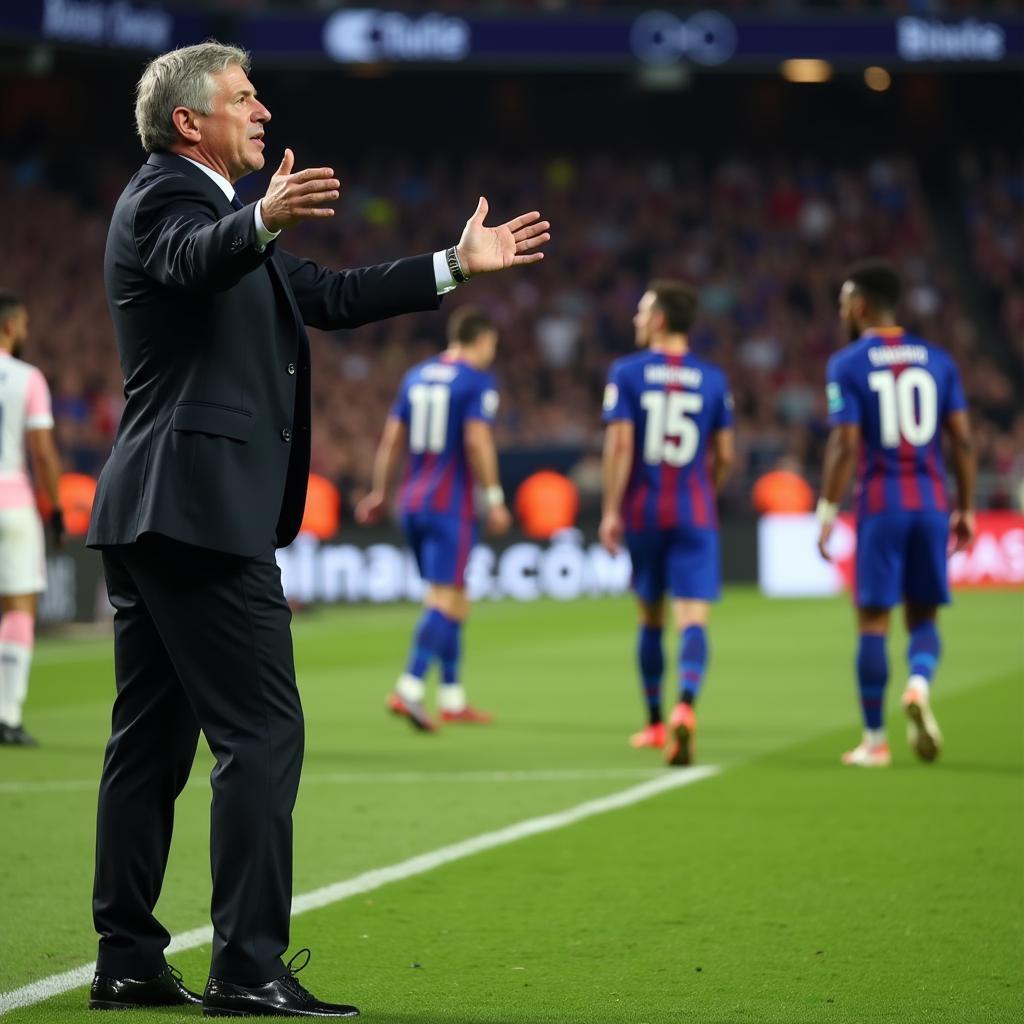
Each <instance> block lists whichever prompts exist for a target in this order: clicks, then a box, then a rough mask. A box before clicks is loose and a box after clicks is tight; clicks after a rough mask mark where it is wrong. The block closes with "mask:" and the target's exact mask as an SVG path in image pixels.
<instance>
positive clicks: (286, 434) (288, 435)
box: [281, 427, 292, 441]
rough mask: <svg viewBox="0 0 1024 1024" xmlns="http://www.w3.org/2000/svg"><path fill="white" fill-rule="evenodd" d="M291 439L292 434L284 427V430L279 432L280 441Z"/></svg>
mask: <svg viewBox="0 0 1024 1024" xmlns="http://www.w3.org/2000/svg"><path fill="white" fill-rule="evenodd" d="M291 439H292V432H291V431H290V430H289V429H288V428H287V427H285V428H284V430H282V431H281V440H282V441H290V440H291Z"/></svg>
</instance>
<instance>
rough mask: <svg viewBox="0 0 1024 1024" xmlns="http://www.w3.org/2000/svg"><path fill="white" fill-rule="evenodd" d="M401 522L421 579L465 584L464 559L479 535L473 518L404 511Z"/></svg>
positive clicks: (450, 585)
mask: <svg viewBox="0 0 1024 1024" xmlns="http://www.w3.org/2000/svg"><path fill="white" fill-rule="evenodd" d="M401 525H402V532H403V533H404V534H405V539H406V542H407V543H408V545H409V547H410V548H412V553H413V555H414V556H415V558H416V565H417V567H418V568H419V570H420V575H421V576H422V577H423V579H425V580H426V581H427V582H428V583H437V584H440V585H442V586H449V587H464V586H465V585H466V563H467V562H468V561H469V554H470V552H471V551H472V550H473V545H474V544H476V541H477V535H478V530H477V525H476V522H475V521H474V520H472V519H462V518H460V517H458V516H445V515H438V514H437V513H434V512H407V513H405V514H403V515H402V517H401Z"/></svg>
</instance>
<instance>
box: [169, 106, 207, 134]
mask: <svg viewBox="0 0 1024 1024" xmlns="http://www.w3.org/2000/svg"><path fill="white" fill-rule="evenodd" d="M171 123H172V124H173V125H174V127H175V128H177V129H178V134H179V135H180V136H181V137H182V138H183V139H184V140H185V141H186V142H201V141H202V138H203V133H202V131H201V130H200V128H199V117H198V115H197V114H196V112H195V111H194V110H190V109H189V108H188V107H175V108H174V110H172V111H171Z"/></svg>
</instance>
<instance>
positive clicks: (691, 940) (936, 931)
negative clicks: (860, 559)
mask: <svg viewBox="0 0 1024 1024" xmlns="http://www.w3.org/2000/svg"><path fill="white" fill-rule="evenodd" d="M416 614H417V612H416V610H415V609H413V608H411V607H408V606H405V607H387V608H352V609H332V610H321V611H315V612H311V613H309V614H306V615H302V616H299V617H297V619H296V623H295V648H296V658H297V664H298V670H299V682H300V687H301V690H302V693H303V700H304V704H305V708H306V718H307V723H308V733H307V755H306V763H305V774H304V781H303V786H302V788H301V790H300V795H299V805H298V808H297V811H296V828H295V832H296V856H295V892H296V894H301V893H304V892H308V891H310V890H313V889H316V888H318V887H321V886H324V885H328V884H330V883H333V882H337V881H340V880H344V879H348V878H351V877H353V876H355V875H358V874H360V873H362V872H365V871H368V870H371V869H374V868H378V867H382V866H386V865H391V864H395V863H397V862H400V861H403V860H405V859H407V858H409V857H412V856H415V855H417V854H421V853H425V852H428V851H431V850H434V849H436V848H438V847H441V846H444V845H446V844H450V843H454V842H456V841H459V840H462V839H466V838H469V837H472V836H476V835H478V834H480V833H484V832H488V831H492V830H495V829H499V828H502V827H504V826H507V825H510V824H513V823H515V822H519V821H522V820H524V819H529V818H535V817H537V816H539V815H543V814H549V813H552V812H557V811H562V810H565V809H567V808H571V807H574V806H576V805H578V804H580V803H582V802H584V801H588V800H593V799H595V798H598V797H602V796H606V795H608V794H611V793H615V792H617V791H621V790H624V789H627V788H629V787H633V786H636V785H637V784H639V783H641V782H643V781H644V780H645V779H646V778H653V777H656V776H658V775H660V774H661V773H662V771H663V769H662V768H661V767H660V762H659V759H658V757H657V756H656V755H654V754H652V753H650V752H637V751H633V750H631V749H629V747H628V746H627V743H626V739H627V736H628V734H629V733H630V732H631V731H632V730H633V729H634V728H636V727H637V726H638V725H639V723H640V719H641V712H640V700H639V697H638V687H637V684H636V682H635V678H634V669H633V644H634V625H633V623H634V613H633V610H632V608H631V606H630V603H629V602H628V601H627V600H610V599H609V600H591V601H579V602H575V603H571V604H558V603H554V602H542V603H537V604H532V605H517V604H511V603H504V604H487V605H482V606H481V607H479V608H478V609H476V611H475V615H474V619H473V621H472V623H471V626H470V629H469V630H468V633H467V636H466V644H465V647H466V660H465V673H464V678H465V680H466V683H467V687H468V688H469V691H470V694H471V696H472V698H473V699H474V701H475V702H477V703H478V704H479V705H480V706H481V707H484V708H486V709H488V710H492V711H493V712H494V713H495V714H496V716H497V719H498V720H497V722H496V723H495V724H494V725H493V726H491V727H467V726H461V727H449V728H447V729H445V730H444V731H443V732H442V733H440V734H439V735H436V736H421V735H417V734H414V733H413V732H412V731H411V730H410V729H409V728H408V726H407V725H406V724H405V723H404V722H401V721H398V720H395V719H392V718H389V717H387V716H386V715H385V714H384V698H385V695H386V694H387V692H388V690H389V688H390V686H391V684H392V683H393V681H394V678H395V676H396V675H397V673H398V671H399V670H400V668H401V666H402V663H403V661H404V658H405V650H406V645H407V642H408V636H409V633H410V630H411V627H412V624H413V622H414V621H415V618H416ZM942 630H943V638H944V642H945V655H944V660H943V663H942V666H941V668H940V674H939V677H938V679H937V682H936V688H935V699H934V706H935V708H936V712H937V714H938V717H939V720H940V722H941V724H942V726H943V729H944V732H945V735H946V751H945V753H944V756H943V758H942V760H941V761H940V762H938V763H937V764H935V765H930V766H929V765H922V764H918V763H917V762H916V761H915V760H914V759H913V757H912V755H911V754H910V753H909V751H908V750H907V749H906V746H905V743H904V741H903V723H902V721H901V720H900V718H899V713H898V698H899V692H900V689H901V686H902V682H903V678H904V670H905V662H904V657H903V651H904V644H905V640H904V637H903V635H902V632H901V631H900V630H898V629H897V630H896V631H895V633H894V635H893V637H892V639H891V640H890V644H889V656H890V662H891V665H892V669H893V672H892V682H891V685H890V693H889V700H888V707H889V714H890V734H891V739H892V741H893V747H894V754H895V764H894V765H893V767H892V768H891V769H889V770H876V771H864V770H855V769H844V768H842V767H840V765H839V763H838V758H839V755H840V753H841V752H842V751H843V750H844V749H846V748H847V747H848V746H850V745H852V743H853V742H854V741H855V740H856V738H857V736H858V733H859V724H858V717H857V707H856V700H855V686H854V681H853V672H852V661H853V647H854V636H853V622H852V615H851V613H850V610H849V608H848V606H847V604H846V603H845V602H844V601H842V600H821V601H793V602H769V601H766V600H764V599H763V598H761V597H760V596H758V595H757V594H756V593H755V592H753V591H751V590H745V589H734V590H731V591H729V593H728V594H727V595H726V599H725V601H724V602H723V603H722V604H721V606H719V607H718V608H716V610H715V615H714V620H713V622H712V627H711V633H710V637H711V669H710V673H709V676H708V680H707V684H706V687H705V691H704V694H703V695H702V700H701V704H700V706H699V709H698V712H699V718H700V733H699V737H698V748H697V752H698V755H699V759H700V761H701V762H702V763H706V764H714V765H718V766H720V767H721V768H722V771H721V772H720V774H718V775H716V776H714V777H712V778H708V779H705V780H702V781H699V782H696V783H694V784H693V785H690V786H687V787H685V788H680V789H673V790H671V791H669V792H665V793H661V794H659V795H657V796H654V797H652V798H650V799H648V800H646V801H644V802H641V803H637V804H636V805H634V806H630V807H626V808H623V809H619V810H614V811H610V812H608V813H605V814H600V815H597V816H594V817H591V818H589V819H587V820H585V821H582V822H579V823H578V824H574V825H571V826H569V827H566V828H562V829H560V830H558V831H553V832H549V833H547V834H544V835H538V836H534V837H531V838H526V839H523V840H521V841H518V842H515V843H511V844H509V845H505V846H502V847H500V848H498V849H494V850H490V851H488V852H483V853H480V854H476V855H474V856H471V857H467V858H465V859H462V860H458V861H456V862H454V863H451V864H447V865H445V866H443V867H440V868H438V869H437V870H433V871H429V872H427V873H424V874H420V875H417V876H415V877H412V878H409V879H407V880H404V881H399V882H395V883H393V884H389V885H385V886H383V887H382V888H379V889H376V890H375V891H373V892H368V893H365V894H363V895H359V896H355V897H353V898H351V899H347V900H344V901H343V902H338V903H335V904H333V905H331V906H327V907H324V908H322V909H318V910H312V911H310V912H308V913H304V914H302V915H301V916H297V917H296V918H295V920H294V921H293V927H292V938H293V946H294V948H298V947H301V946H310V947H312V949H313V960H312V963H311V964H310V966H309V967H308V968H307V969H306V970H305V971H304V972H303V974H302V980H303V981H304V982H305V983H306V984H307V985H308V986H309V987H310V988H311V989H312V990H313V991H314V992H316V993H317V994H318V995H321V996H322V997H324V998H335V999H339V1000H344V1001H351V1002H354V1003H356V1004H357V1005H359V1006H360V1007H361V1008H362V1009H363V1013H364V1017H365V1019H366V1020H367V1021H368V1022H380V1024H441V1022H449V1024H519V1022H523V1024H527V1022H529V1024H547V1022H551V1024H555V1022H558V1024H570V1022H578V1024H612V1022H628V1024H677V1022H680V1024H682V1022H692V1024H744V1022H752V1024H753V1022H776V1021H777V1022H780V1024H782V1022H785V1024H801V1022H807V1024H811V1022H813V1024H818V1022H847V1021H849V1022H857V1024H869V1022H883V1021H885V1022H889V1021H891V1022H900V1024H910V1022H913V1024H923V1022H931V1021H934V1022H942V1024H951V1022H952V1024H959V1022H974V1021H977V1022H985V1024H996V1022H1002V1021H1006V1022H1010V1021H1021V1020H1024V973H1022V964H1024V941H1022V932H1024V899H1022V896H1024V867H1022V865H1024V785H1022V781H1024V595H1022V594H1021V593H1020V592H1017V593H1007V592H1004V593H966V594H962V595H960V596H959V598H958V600H957V603H956V605H955V606H954V608H953V609H951V610H950V611H949V612H947V613H945V615H944V617H943V619H942ZM673 648H674V644H673V645H672V646H671V647H670V651H669V654H670V658H669V662H670V664H671V660H672V656H673V653H674V651H673ZM670 674H671V673H670ZM112 690H113V682H112V670H111V658H110V641H109V640H95V641H93V640H89V641H85V640H78V641H68V640H65V641H49V640H48V641H44V642H42V643H40V645H39V648H38V653H37V661H36V667H35V671H34V675H33V681H32V690H31V695H30V699H29V705H28V709H27V714H26V724H27V726H28V727H29V728H30V729H31V730H32V731H33V732H35V733H36V734H38V735H39V737H40V738H41V740H42V741H43V743H44V746H42V747H41V748H40V749H38V750H35V751H31V750H12V749H0V991H10V990H12V989H15V988H17V987H19V986H22V985H25V984H27V983H29V982H31V981H35V980H37V979H41V978H44V977H46V976H49V975H53V974H57V973H60V972H61V971H65V970H68V969H70V968H73V967H77V966H80V965H82V964H84V963H86V962H88V961H89V960H90V958H91V957H92V956H94V953H95V946H94V936H93V934H92V930H91V921H90V914H89V898H90V885H91V876H92V853H93V828H94V814H95V782H96V779H97V777H98V774H99V769H100V763H101V757H102V749H103V743H104V740H105V738H106V731H105V730H106V728H107V726H108V722H109V708H110V700H111V695H112ZM666 690H667V695H668V691H670V690H671V687H670V686H667V687H666ZM209 767H210V758H209V755H208V753H205V752H203V753H202V754H201V756H200V757H199V758H198V759H197V763H196V767H195V770H194V772H193V777H192V782H191V783H190V786H189V788H188V789H187V790H186V791H185V793H184V794H183V795H182V797H181V799H180V801H179V805H178V815H177V822H176V826H175V839H174V846H173V849H172V853H171V863H170V868H169V871H168V876H167V881H166V884H165V887H164V892H163V896H162V898H161V902H160V907H159V913H160V916H161V918H162V920H163V921H164V923H165V924H166V925H167V926H168V928H169V929H170V930H171V932H172V933H177V932H180V931H185V930H188V929H191V928H195V927H197V926H200V925H204V924H207V923H208V908H209V897H210V883H209V877H208V875H209V868H208V849H207V838H208V803H209V790H208V782H207V780H206V776H207V773H208V770H209ZM208 957H209V949H208V948H198V949H193V950H190V951H187V952H182V953H180V954H178V955H176V956H173V957H171V960H172V962H174V963H175V964H176V966H178V967H179V968H180V969H181V970H182V971H183V972H184V975H185V978H186V980H187V981H188V982H190V983H191V984H192V985H193V987H198V988H201V987H202V985H203V984H204V982H205V978H206V973H207V967H208ZM85 996H86V993H85V990H84V989H78V990H76V991H73V992H68V993H65V994H62V995H59V996H57V997H55V998H53V999H50V1000H48V1001H46V1002H42V1003H39V1004H37V1005H35V1006H31V1007H26V1008H23V1009H19V1010H15V1011H13V1012H11V1013H10V1014H9V1015H7V1016H6V1017H4V1018H3V1021H4V1024H6V1022H7V1021H10V1022H11V1024H22V1022H24V1024H29V1022H40V1021H61V1022H64V1021H66V1022H69V1024H74V1022H77V1021H83V1022H84V1021H87V1020H89V1021H92V1022H93V1024H95V1019H96V1018H95V1016H94V1015H91V1014H89V1013H87V1011H85V1010H84V1003H85ZM118 1019H119V1020H123V1019H132V1020H134V1019H138V1020H144V1019H153V1020H157V1019H160V1020H165V1021H171V1020H182V1021H184V1020H196V1019H199V1015H198V1014H197V1013H194V1012H193V1013H189V1014H184V1013H178V1012H152V1013H148V1014H137V1015H124V1016H119V1017H118Z"/></svg>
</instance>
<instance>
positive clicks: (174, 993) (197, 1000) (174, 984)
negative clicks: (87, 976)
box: [89, 967, 203, 1010]
mask: <svg viewBox="0 0 1024 1024" xmlns="http://www.w3.org/2000/svg"><path fill="white" fill-rule="evenodd" d="M202 1002H203V1000H202V998H201V997H200V996H198V995H196V993H195V992H189V990H188V989H187V988H185V986H184V985H182V983H181V975H180V974H179V973H178V972H177V971H176V970H175V969H174V968H173V967H165V968H164V969H163V972H162V973H161V974H158V975H157V976H156V977H155V978H148V979H145V980H141V979H138V978H111V977H108V976H107V975H106V974H95V975H94V976H93V979H92V991H91V992H90V993H89V1009H90V1010H134V1009H141V1008H144V1007H147V1006H199V1005H201V1004H202Z"/></svg>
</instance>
